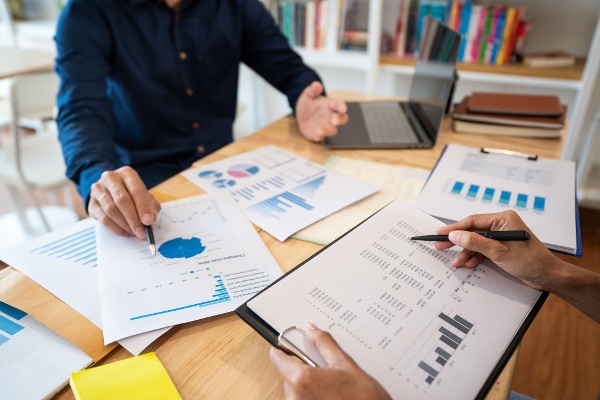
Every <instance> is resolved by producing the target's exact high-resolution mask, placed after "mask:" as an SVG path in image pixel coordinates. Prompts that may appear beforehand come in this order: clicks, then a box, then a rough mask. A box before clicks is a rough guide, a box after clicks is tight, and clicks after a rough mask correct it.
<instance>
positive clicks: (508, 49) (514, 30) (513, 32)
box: [504, 8, 525, 64]
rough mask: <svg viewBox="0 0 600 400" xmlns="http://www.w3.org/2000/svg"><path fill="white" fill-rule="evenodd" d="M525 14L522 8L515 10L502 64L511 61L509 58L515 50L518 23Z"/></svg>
mask: <svg viewBox="0 0 600 400" xmlns="http://www.w3.org/2000/svg"><path fill="white" fill-rule="evenodd" d="M524 13H525V10H524V9H523V8H516V10H515V17H514V22H513V25H512V30H511V32H510V36H509V40H508V44H507V46H506V54H505V55H504V63H505V64H507V63H509V62H510V60H511V56H512V54H513V50H514V48H515V42H516V41H517V30H518V29H519V22H520V21H521V17H522V16H523V14H524Z"/></svg>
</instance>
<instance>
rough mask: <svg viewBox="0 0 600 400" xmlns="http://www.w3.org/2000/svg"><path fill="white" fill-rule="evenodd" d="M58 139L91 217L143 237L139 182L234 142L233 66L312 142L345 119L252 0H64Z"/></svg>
mask: <svg viewBox="0 0 600 400" xmlns="http://www.w3.org/2000/svg"><path fill="white" fill-rule="evenodd" d="M55 40H56V44H57V50H58V57H57V59H56V71H57V73H58V74H59V76H60V77H61V86H60V91H59V94H58V98H57V103H58V107H59V113H58V127H59V132H60V133H59V138H60V141H61V143H62V147H63V153H64V156H65V161H66V164H67V175H68V176H69V178H70V179H72V180H73V181H74V182H75V184H76V185H77V188H78V190H79V193H80V194H81V196H82V197H83V201H84V202H85V204H86V205H87V211H88V213H89V215H90V216H91V217H93V218H95V219H97V220H99V221H101V222H102V223H103V224H104V225H106V226H107V227H108V228H109V229H111V230H112V231H113V232H115V233H118V234H121V235H136V236H138V237H144V236H145V231H144V227H143V225H149V224H151V223H152V222H153V221H154V218H155V216H156V214H157V213H158V211H159V210H160V205H159V204H158V202H157V201H156V200H155V199H154V198H153V197H152V195H151V194H150V193H149V192H148V190H147V187H151V186H154V185H155V184H157V183H159V182H161V181H163V180H165V179H167V178H169V177H171V176H173V175H175V174H176V173H178V172H180V171H181V170H183V169H185V168H187V167H189V166H190V165H191V164H192V162H193V161H195V160H197V159H198V158H201V157H203V156H205V155H207V154H209V153H212V152H214V151H215V150H217V149H219V148H221V147H223V146H225V145H226V144H228V143H230V142H232V140H233V136H232V125H233V121H234V118H235V109H236V101H237V99H236V96H237V85H238V73H239V64H240V63H241V62H243V63H245V64H246V65H248V66H249V67H250V68H252V69H253V70H254V71H256V72H257V73H258V74H260V75H261V76H262V77H263V78H265V79H266V80H267V81H268V82H269V83H271V84H272V85H273V86H274V87H276V88H277V89H278V90H280V91H281V92H283V93H284V94H285V95H287V97H288V101H289V104H290V106H291V108H292V110H294V112H295V115H296V119H297V122H298V126H299V129H300V132H301V133H302V134H303V135H304V136H305V137H306V138H307V139H309V140H312V141H320V140H322V139H323V138H324V137H325V136H328V135H334V134H336V133H337V126H339V125H341V124H344V123H346V122H347V118H348V117H347V115H346V104H345V103H344V102H341V101H335V100H332V99H329V98H327V97H325V96H324V95H323V86H322V84H321V82H320V79H319V77H318V75H317V74H316V73H315V72H314V71H313V70H311V69H310V68H308V67H307V66H306V65H305V64H304V63H303V62H302V60H301V58H300V57H299V56H298V55H297V54H296V53H294V52H293V51H292V49H291V48H290V46H289V45H288V43H287V41H286V39H285V37H284V36H283V35H282V34H281V31H280V30H279V28H278V27H277V26H276V24H275V22H274V20H273V18H272V17H271V15H270V14H269V13H268V11H267V10H266V8H265V7H264V5H262V4H261V3H260V2H259V1H258V0H71V1H69V2H68V4H67V6H66V7H65V9H64V10H63V13H62V15H61V18H60V20H59V23H58V28H57V33H56V37H55Z"/></svg>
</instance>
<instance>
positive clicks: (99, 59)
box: [54, 0, 117, 208]
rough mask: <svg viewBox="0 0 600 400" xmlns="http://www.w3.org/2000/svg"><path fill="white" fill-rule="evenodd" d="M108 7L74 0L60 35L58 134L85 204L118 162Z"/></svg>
mask: <svg viewBox="0 0 600 400" xmlns="http://www.w3.org/2000/svg"><path fill="white" fill-rule="evenodd" d="M103 18H104V16H103V12H102V10H101V9H100V8H99V7H97V6H96V3H95V2H93V1H79V0H71V1H69V3H68V4H67V6H65V9H64V10H63V13H62V14H61V17H60V19H59V22H58V26H57V32H56V36H55V38H54V39H55V41H56V47H57V58H56V72H57V73H58V75H59V76H60V79H61V84H60V88H59V92H58V96H57V105H58V109H59V112H58V117H57V124H58V130H59V140H60V142H61V145H62V149H63V154H64V158H65V163H66V165H67V176H68V177H69V178H70V179H71V180H72V181H73V182H74V183H75V184H76V186H77V189H78V191H79V193H80V194H81V196H82V198H83V201H84V204H85V205H86V208H87V204H88V201H89V195H90V191H91V185H92V184H93V183H94V182H96V181H98V179H100V176H101V175H102V173H103V172H104V171H107V170H114V169H116V168H117V161H116V153H115V145H114V141H113V124H114V122H113V117H112V112H111V107H112V105H111V101H110V100H109V99H108V98H107V96H106V90H107V83H106V82H107V80H106V79H107V76H108V74H109V71H110V64H109V57H110V52H111V40H112V39H111V35H110V32H109V30H108V27H107V24H106V23H105V21H103Z"/></svg>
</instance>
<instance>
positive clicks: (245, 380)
mask: <svg viewBox="0 0 600 400" xmlns="http://www.w3.org/2000/svg"><path fill="white" fill-rule="evenodd" d="M449 124H450V121H449V120H448V121H445V125H444V128H443V131H442V133H441V135H440V138H439V140H438V143H437V144H436V146H435V147H434V148H432V149H427V150H401V151H398V150H368V151H367V150H343V151H329V150H327V149H325V148H324V147H323V146H322V145H320V144H315V143H310V142H308V141H307V140H304V139H303V138H302V137H301V136H300V134H299V132H298V130H297V127H296V123H295V121H294V119H293V118H292V117H286V118H283V119H281V120H278V121H276V122H275V123H273V124H271V125H269V126H267V127H266V128H264V129H262V130H260V131H258V132H256V133H255V134H253V135H251V136H249V137H246V138H244V139H242V140H240V141H238V142H235V143H232V144H231V145H229V146H227V147H225V148H223V149H221V150H219V151H218V152H216V153H214V154H211V155H209V156H207V157H206V158H204V159H202V160H201V161H199V162H198V163H197V164H198V165H200V164H204V163H209V162H214V161H217V160H219V159H222V158H225V157H229V156H233V155H236V154H239V153H241V152H245V151H248V150H252V149H255V148H257V147H260V146H265V145H271V144H272V145H276V146H279V147H281V148H284V149H286V150H288V151H291V152H293V153H295V154H297V155H299V156H302V157H305V158H308V159H310V160H312V161H315V162H318V163H323V162H324V161H325V160H326V159H327V158H328V157H329V156H330V155H332V154H336V155H339V156H343V157H352V158H361V159H368V160H374V161H380V162H384V163H389V164H402V165H409V166H414V167H421V168H427V169H431V168H432V167H433V166H434V164H435V162H436V160H437V159H438V157H439V155H440V153H441V151H442V149H443V147H444V145H445V144H447V143H450V142H453V143H460V144H464V145H470V146H477V147H479V146H486V147H496V148H504V149H509V150H514V151H521V152H528V153H532V152H535V153H537V154H539V155H540V156H543V157H550V158H558V157H559V156H560V152H561V148H562V140H552V139H549V140H548V139H541V140H539V139H538V140H536V139H517V138H506V137H491V136H479V135H470V134H456V133H452V132H451V131H450V129H449ZM152 192H153V193H154V194H155V196H156V197H157V198H158V200H159V201H167V200H172V199H175V198H183V197H188V196H193V195H197V194H200V193H202V191H201V190H200V189H199V188H198V187H196V186H194V185H193V184H191V183H190V182H189V181H187V180H186V179H185V178H183V177H181V176H179V175H178V176H175V177H173V178H171V179H169V180H168V181H166V182H164V183H162V184H160V185H158V186H157V187H155V188H154V189H153V190H152ZM259 234H260V236H261V237H262V239H263V240H264V242H265V243H266V245H267V247H268V248H269V250H270V251H271V253H272V254H273V256H274V257H275V259H276V260H277V262H278V263H279V265H280V266H281V268H282V269H283V271H286V272H287V271H289V270H290V269H291V268H293V267H294V266H296V265H297V264H299V263H300V262H301V261H303V260H304V259H306V258H308V257H309V256H310V255H312V254H313V253H315V252H316V251H318V250H319V249H320V248H321V246H320V245H317V244H313V243H308V242H303V241H299V240H295V239H288V240H286V241H285V242H284V243H280V242H278V241H277V240H275V239H274V238H272V237H271V236H270V235H269V234H267V233H265V232H260V233H259ZM5 272H6V271H5ZM490 340H493V338H490ZM269 347H270V346H269V344H268V343H267V342H266V341H265V340H264V339H262V337H260V336H259V335H258V334H257V333H255V332H254V331H253V330H252V329H251V328H250V327H249V326H248V325H246V324H245V323H244V322H242V321H241V320H240V319H239V318H238V317H237V316H236V315H235V314H233V313H229V314H226V315H222V316H217V317H212V318H208V319H204V320H201V321H196V322H191V323H186V324H183V325H180V326H177V327H174V328H173V329H171V330H170V331H169V332H167V333H166V334H165V335H163V336H162V337H161V338H159V339H158V340H157V341H156V342H155V343H153V344H152V345H150V346H149V348H148V349H147V351H154V352H156V354H157V355H158V357H159V359H160V360H161V361H162V363H163V364H164V366H165V368H166V370H167V371H168V373H169V375H170V376H171V378H172V379H173V382H174V383H175V386H176V387H177V389H178V390H179V393H180V394H181V395H182V397H183V398H184V399H191V398H203V399H204V398H216V399H221V398H223V399H280V398H282V397H283V396H284V394H283V385H282V381H281V379H280V378H279V376H278V375H277V374H276V373H275V371H274V370H273V368H272V367H271V364H270V361H269V356H268V352H269ZM127 357H130V354H129V353H128V352H127V351H125V350H124V349H123V348H121V347H118V348H116V349H115V350H113V351H112V352H111V353H110V354H109V355H108V356H106V357H105V358H104V359H102V360H101V361H100V362H99V364H100V365H101V364H106V363H110V362H114V361H117V360H121V359H124V358H127ZM515 363H516V354H515V355H513V357H512V358H511V360H510V361H509V363H508V365H507V367H506V368H505V369H504V372H503V373H502V375H501V376H500V378H499V379H498V381H497V382H496V384H495V385H494V387H493V388H492V390H491V391H490V393H489V394H488V397H487V398H488V399H506V398H507V397H508V393H509V391H510V386H511V381H512V373H513V371H514V366H515ZM56 398H58V399H71V398H73V394H72V392H71V390H70V388H69V387H67V388H65V389H63V390H62V391H61V392H60V393H59V394H58V395H57V396H56Z"/></svg>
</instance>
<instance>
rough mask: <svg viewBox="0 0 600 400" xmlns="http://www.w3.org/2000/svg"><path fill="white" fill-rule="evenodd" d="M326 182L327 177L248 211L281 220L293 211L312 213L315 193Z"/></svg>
mask: <svg viewBox="0 0 600 400" xmlns="http://www.w3.org/2000/svg"><path fill="white" fill-rule="evenodd" d="M323 182H325V175H323V176H320V177H319V178H317V179H314V180H312V181H310V182H308V183H305V184H303V185H300V186H298V187H296V188H294V189H293V192H294V193H292V191H286V192H283V193H281V194H279V195H277V196H273V197H271V198H268V199H266V200H263V201H261V202H260V203H256V204H254V205H253V206H250V207H248V211H251V212H256V213H259V214H261V215H262V216H264V217H267V218H274V219H281V218H282V216H283V214H285V213H287V212H290V211H292V210H297V209H302V210H306V211H311V210H312V209H314V206H313V205H311V204H310V203H309V200H308V199H310V198H312V197H314V194H315V192H316V191H317V190H318V189H319V187H321V185H322V184H323Z"/></svg>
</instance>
